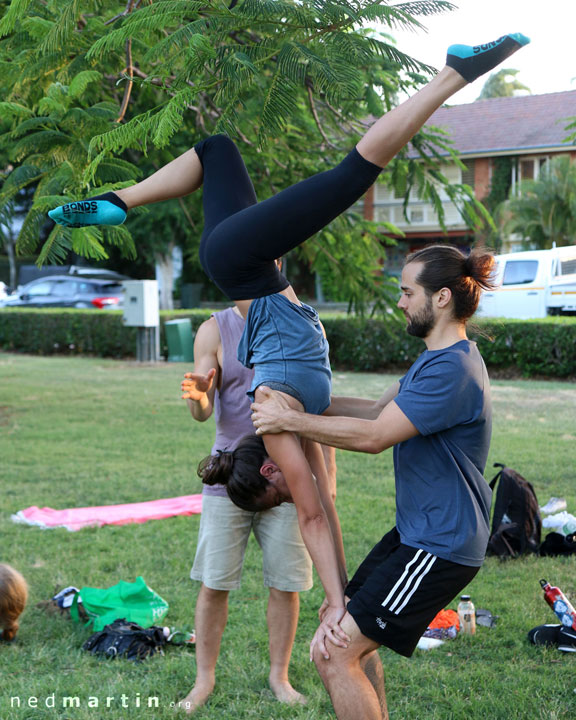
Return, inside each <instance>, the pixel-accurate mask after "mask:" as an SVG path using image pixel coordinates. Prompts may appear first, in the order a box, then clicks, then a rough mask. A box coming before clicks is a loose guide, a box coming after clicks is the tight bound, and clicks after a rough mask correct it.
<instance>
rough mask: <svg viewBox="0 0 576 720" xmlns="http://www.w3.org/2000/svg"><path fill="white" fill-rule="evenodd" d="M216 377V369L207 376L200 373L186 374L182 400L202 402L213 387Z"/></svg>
mask: <svg viewBox="0 0 576 720" xmlns="http://www.w3.org/2000/svg"><path fill="white" fill-rule="evenodd" d="M214 375H216V368H212V369H211V370H208V372H207V373H206V375H201V374H200V373H186V375H184V380H182V385H181V388H182V399H183V400H196V401H198V400H201V399H202V397H203V396H204V395H206V393H207V392H208V390H210V388H211V387H212V382H213V380H214Z"/></svg>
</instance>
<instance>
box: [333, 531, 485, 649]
mask: <svg viewBox="0 0 576 720" xmlns="http://www.w3.org/2000/svg"><path fill="white" fill-rule="evenodd" d="M479 569H480V568H478V567H469V566H468V565H457V564H456V563H453V562H449V561H448V560H442V559H441V558H439V557H437V556H436V555H432V553H429V552H427V551H426V550H419V549H418V548H413V547H408V546H407V545H402V543H401V542H400V535H399V534H398V531H397V530H396V528H394V529H392V530H391V531H390V532H389V533H387V534H386V535H384V537H383V538H382V540H380V542H379V543H378V544H377V545H376V546H375V547H374V548H373V549H372V550H371V551H370V553H369V554H368V556H367V557H366V559H365V560H364V562H363V563H362V564H361V565H360V567H359V568H358V570H357V571H356V573H355V575H354V577H353V578H352V580H350V582H349V583H348V587H347V588H346V596H347V597H349V598H350V602H349V603H348V612H349V613H350V615H352V617H353V618H354V620H355V621H356V623H357V625H358V627H359V628H360V630H361V632H362V634H363V635H366V637H369V638H370V639H371V640H375V641H376V642H377V643H379V644H380V645H386V647H389V648H390V649H391V650H394V651H395V652H397V653H399V654H400V655H404V656H406V657H410V656H411V655H412V653H413V652H414V649H415V648H416V645H417V644H418V640H419V639H420V637H421V636H422V635H423V634H424V632H425V630H426V628H427V627H428V625H429V624H430V623H431V622H432V620H433V619H434V617H435V616H436V614H437V613H438V612H439V611H440V610H443V609H444V608H445V607H446V606H447V605H448V603H450V602H451V601H452V600H453V599H454V598H455V597H456V596H457V595H458V594H459V593H460V592H461V591H462V590H463V589H464V588H465V587H466V585H468V583H469V582H470V581H471V580H472V579H473V578H474V576H475V575H476V573H477V572H478V570H479Z"/></svg>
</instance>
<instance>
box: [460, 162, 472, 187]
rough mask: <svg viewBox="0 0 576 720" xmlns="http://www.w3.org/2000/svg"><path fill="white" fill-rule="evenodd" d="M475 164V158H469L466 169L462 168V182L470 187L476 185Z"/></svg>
mask: <svg viewBox="0 0 576 720" xmlns="http://www.w3.org/2000/svg"><path fill="white" fill-rule="evenodd" d="M474 164H475V163H474V160H467V161H466V162H465V163H464V165H465V166H466V169H465V170H462V183H463V184H464V185H470V187H474Z"/></svg>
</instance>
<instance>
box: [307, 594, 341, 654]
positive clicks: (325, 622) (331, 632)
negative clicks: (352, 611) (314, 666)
mask: <svg viewBox="0 0 576 720" xmlns="http://www.w3.org/2000/svg"><path fill="white" fill-rule="evenodd" d="M320 611H322V621H321V623H320V625H319V626H318V629H317V630H316V632H315V633H314V637H313V638H312V642H311V643H310V660H312V659H313V654H314V649H315V648H316V647H317V648H318V652H319V653H320V654H321V655H322V657H323V658H324V660H329V659H330V654H329V653H328V649H327V647H326V641H327V640H328V641H329V642H331V643H332V644H333V645H336V646H337V647H342V648H346V647H348V643H349V642H350V637H349V636H348V635H347V634H346V633H345V632H344V630H342V628H341V627H340V620H342V618H343V617H344V615H345V614H346V608H345V607H344V606H343V605H342V606H339V607H334V606H332V605H328V604H327V603H322V607H321V608H320Z"/></svg>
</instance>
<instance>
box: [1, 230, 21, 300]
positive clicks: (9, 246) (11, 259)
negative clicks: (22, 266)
mask: <svg viewBox="0 0 576 720" xmlns="http://www.w3.org/2000/svg"><path fill="white" fill-rule="evenodd" d="M15 245H16V241H15V240H13V239H12V238H6V240H5V241H4V248H5V250H6V255H7V256H8V265H9V267H10V282H9V283H8V284H9V286H10V289H11V290H15V289H16V285H17V283H18V275H17V268H16V254H15V252H14V248H15Z"/></svg>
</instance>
